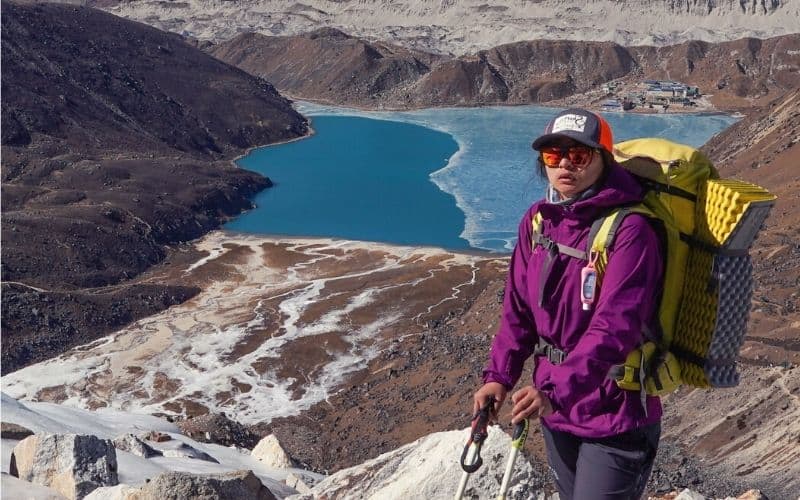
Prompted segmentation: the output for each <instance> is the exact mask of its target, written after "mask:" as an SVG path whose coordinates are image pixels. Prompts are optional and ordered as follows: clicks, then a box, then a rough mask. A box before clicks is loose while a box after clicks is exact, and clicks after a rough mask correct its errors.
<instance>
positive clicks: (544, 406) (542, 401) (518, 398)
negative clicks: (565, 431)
mask: <svg viewBox="0 0 800 500" xmlns="http://www.w3.org/2000/svg"><path fill="white" fill-rule="evenodd" d="M484 387H485V386H484ZM479 392H480V391H479ZM476 395H477V393H476ZM511 401H513V402H514V407H513V408H511V423H512V424H518V423H520V422H522V421H523V420H524V419H526V418H528V417H530V416H531V415H533V414H534V413H535V414H537V416H539V417H546V416H548V415H550V414H551V413H553V405H552V404H551V403H550V399H549V398H548V397H547V396H545V394H544V393H543V392H541V391H539V390H538V389H537V388H535V387H533V386H532V385H529V386H528V387H523V388H522V389H520V390H518V391H517V392H515V393H514V394H513V395H512V396H511Z"/></svg>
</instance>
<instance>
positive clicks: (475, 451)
mask: <svg viewBox="0 0 800 500" xmlns="http://www.w3.org/2000/svg"><path fill="white" fill-rule="evenodd" d="M493 409H494V397H492V396H489V400H488V401H487V402H486V404H485V405H483V407H482V408H481V409H480V410H478V413H476V414H475V416H474V417H472V429H470V432H469V440H468V441H467V444H466V445H465V446H464V451H463V452H462V453H461V468H462V469H463V470H464V474H462V475H461V482H459V483H458V490H456V496H455V500H461V497H462V496H464V490H466V488H467V480H468V479H469V475H470V474H472V473H473V472H475V471H476V470H478V469H479V468H480V466H481V465H482V464H483V459H481V446H483V442H484V441H485V440H486V437H487V436H488V435H489V432H488V431H487V429H486V428H487V426H488V425H489V415H490V414H491V413H492V410H493Z"/></svg>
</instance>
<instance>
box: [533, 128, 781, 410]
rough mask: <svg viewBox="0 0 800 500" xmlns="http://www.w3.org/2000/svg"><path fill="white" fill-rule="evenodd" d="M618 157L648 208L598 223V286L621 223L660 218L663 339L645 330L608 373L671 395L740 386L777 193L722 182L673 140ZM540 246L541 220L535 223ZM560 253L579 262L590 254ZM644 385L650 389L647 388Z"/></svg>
mask: <svg viewBox="0 0 800 500" xmlns="http://www.w3.org/2000/svg"><path fill="white" fill-rule="evenodd" d="M614 157H615V158H616V160H617V161H618V162H619V163H620V165H622V166H623V167H625V168H626V169H628V170H629V171H630V172H632V173H633V174H634V175H635V176H636V177H637V178H638V180H639V181H640V183H641V184H642V185H644V186H645V187H646V188H647V192H646V195H645V197H644V200H643V201H642V203H640V204H637V205H634V206H624V207H619V208H617V209H615V210H613V211H611V212H610V213H609V214H608V215H606V216H605V217H603V218H601V219H599V220H597V221H595V223H594V224H593V225H592V229H591V230H590V233H589V239H588V241H589V242H590V245H591V247H590V249H591V250H592V251H593V252H596V254H597V255H598V256H599V258H598V260H597V262H596V263H595V267H596V269H597V283H598V286H599V287H602V276H603V271H604V269H605V265H606V263H607V261H608V253H607V249H608V248H610V247H611V245H612V243H613V241H614V238H615V236H616V229H617V228H618V227H619V224H620V222H621V221H622V219H623V218H624V217H625V216H626V215H628V214H630V213H639V214H642V215H645V216H647V217H652V218H654V219H657V220H658V221H660V223H661V225H662V227H663V234H664V237H665V240H666V266H665V270H664V290H663V293H662V296H661V301H660V305H659V310H658V317H659V325H660V329H661V331H660V332H644V333H645V338H646V339H647V340H646V341H645V342H644V344H643V345H642V346H641V347H640V348H639V349H637V350H635V351H634V352H632V353H631V354H630V355H629V356H628V358H627V359H626V361H625V363H624V364H623V365H619V366H616V367H614V368H613V369H612V371H611V373H610V374H609V376H611V377H612V378H614V379H615V380H616V382H617V384H618V385H619V386H620V387H621V388H623V389H628V390H633V391H641V392H642V397H644V394H645V392H646V393H647V394H652V395H663V394H667V393H669V392H672V391H674V390H675V389H676V388H677V387H678V386H680V385H681V384H687V385H691V386H695V387H732V386H735V385H737V384H738V383H739V375H738V373H737V372H736V358H737V357H738V353H739V350H740V349H741V346H742V343H743V341H744V333H745V330H746V327H747V318H748V315H749V311H750V299H751V296H752V264H751V261H750V256H749V254H748V251H749V248H750V246H751V245H752V243H753V241H754V240H755V238H756V236H757V234H758V231H759V230H760V228H761V226H762V224H763V222H764V220H766V218H767V216H768V215H769V211H770V209H771V208H772V206H773V205H774V200H775V196H773V195H772V194H770V193H769V192H767V191H766V190H765V189H763V188H761V187H759V186H756V185H753V184H748V183H746V182H741V181H736V180H731V179H720V178H719V174H718V172H717V170H716V169H715V168H714V166H713V165H712V164H711V162H710V161H709V160H708V158H707V157H706V156H705V155H704V154H703V153H701V152H700V151H698V150H697V149H695V148H693V147H690V146H686V145H682V144H677V143H674V142H671V141H668V140H665V139H658V138H647V139H635V140H631V141H626V142H622V143H619V144H616V145H615V147H614ZM532 227H533V239H534V245H535V244H537V240H538V239H539V238H540V235H541V216H540V215H539V214H536V215H534V217H533V221H532ZM588 250H589V249H587V251H585V252H581V251H578V250H576V249H570V248H566V247H562V246H559V248H558V251H560V252H562V253H566V254H568V255H571V256H573V257H576V258H581V256H583V255H588V253H589V252H588ZM642 388H644V390H642Z"/></svg>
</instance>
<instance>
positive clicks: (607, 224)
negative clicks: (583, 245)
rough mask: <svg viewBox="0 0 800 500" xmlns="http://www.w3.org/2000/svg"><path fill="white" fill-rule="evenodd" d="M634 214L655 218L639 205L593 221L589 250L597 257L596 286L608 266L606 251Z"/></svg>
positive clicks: (623, 207)
mask: <svg viewBox="0 0 800 500" xmlns="http://www.w3.org/2000/svg"><path fill="white" fill-rule="evenodd" d="M634 213H638V214H642V215H646V216H648V217H656V216H655V214H654V213H653V212H652V211H651V210H650V209H649V208H647V207H646V206H645V205H643V204H641V203H639V204H635V205H625V206H621V207H617V208H614V209H612V210H611V212H609V213H608V214H607V215H605V216H604V217H600V218H599V219H597V220H596V221H594V223H593V224H592V227H591V229H589V238H588V241H589V249H590V251H591V253H592V254H594V255H596V256H597V259H596V260H595V261H594V263H595V268H596V270H597V281H598V284H599V283H600V282H601V281H602V277H603V273H604V271H605V268H606V264H608V249H609V248H611V246H612V245H613V244H614V240H615V239H616V237H617V230H618V229H619V227H620V225H622V221H623V220H624V219H625V217H627V216H628V215H630V214H634ZM587 253H588V252H587Z"/></svg>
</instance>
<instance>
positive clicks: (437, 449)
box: [288, 426, 537, 500]
mask: <svg viewBox="0 0 800 500" xmlns="http://www.w3.org/2000/svg"><path fill="white" fill-rule="evenodd" d="M468 437H469V429H464V430H460V431H450V432H438V433H435V434H430V435H428V436H425V437H423V438H420V439H418V440H417V441H414V442H413V443H409V444H407V445H405V446H403V447H401V448H398V449H396V450H394V451H390V452H388V453H384V454H383V455H381V456H379V457H377V458H375V459H372V460H369V461H367V462H364V463H363V464H361V465H358V466H355V467H351V468H349V469H344V470H341V471H339V472H337V473H335V474H333V475H331V476H329V477H327V478H325V479H324V480H322V481H321V482H320V483H319V484H317V485H316V486H314V487H313V488H312V489H311V491H310V492H309V493H307V494H303V495H294V496H291V497H288V498H290V499H292V500H310V499H315V498H336V499H339V500H345V499H362V498H369V499H371V500H378V499H397V498H425V499H427V500H433V499H451V498H453V496H454V495H455V492H456V489H457V488H458V483H459V480H460V479H461V475H462V474H463V471H462V470H461V466H460V465H459V459H460V458H461V452H462V451H463V449H464V444H465V443H466V441H467V438H468ZM510 449H511V438H510V437H509V436H508V435H507V434H506V433H505V432H503V431H502V430H501V429H500V428H499V427H497V426H493V427H490V428H489V437H488V438H487V439H486V441H485V442H484V444H483V449H482V450H481V458H482V459H483V466H481V468H480V469H478V471H477V472H475V473H474V474H472V475H470V477H469V481H468V482H467V489H466V491H465V494H464V497H465V498H496V497H497V493H498V491H499V489H500V481H501V479H502V477H503V472H504V471H505V465H506V461H507V459H508V455H509V452H510ZM533 477H534V469H533V467H532V466H531V464H530V462H528V460H527V459H526V458H525V457H523V456H522V455H521V454H520V455H518V456H517V461H516V463H515V466H514V475H513V477H512V479H511V483H510V484H511V487H510V488H509V491H508V498H521V497H523V495H524V498H529V497H531V498H536V497H537V492H533V491H530V490H528V482H529V480H531V479H532V478H533ZM365 492H368V493H369V495H368V496H366V497H365V496H364V493H365Z"/></svg>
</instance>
